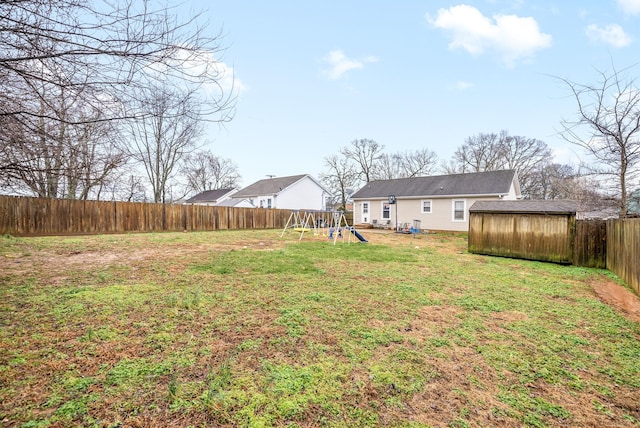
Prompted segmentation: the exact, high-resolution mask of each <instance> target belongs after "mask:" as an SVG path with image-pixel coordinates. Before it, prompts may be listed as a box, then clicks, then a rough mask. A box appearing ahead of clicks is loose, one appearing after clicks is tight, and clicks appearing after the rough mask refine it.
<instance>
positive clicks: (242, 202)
mask: <svg viewBox="0 0 640 428" xmlns="http://www.w3.org/2000/svg"><path fill="white" fill-rule="evenodd" d="M216 207H233V208H255V206H254V205H253V204H252V203H251V201H249V199H244V198H229V199H225V200H224V201H222V202H218V203H217V204H216Z"/></svg>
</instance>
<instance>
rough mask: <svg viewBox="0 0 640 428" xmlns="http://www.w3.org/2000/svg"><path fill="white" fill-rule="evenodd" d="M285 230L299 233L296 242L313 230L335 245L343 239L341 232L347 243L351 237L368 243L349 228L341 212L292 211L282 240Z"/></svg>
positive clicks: (353, 228)
mask: <svg viewBox="0 0 640 428" xmlns="http://www.w3.org/2000/svg"><path fill="white" fill-rule="evenodd" d="M287 229H293V230H295V231H296V232H300V236H299V237H298V241H300V240H302V237H303V236H304V233H305V232H309V231H311V230H313V233H314V235H316V236H317V235H322V236H327V235H328V236H329V239H332V240H333V244H334V245H335V244H336V242H337V240H338V238H344V236H343V232H344V231H347V232H348V235H347V238H348V242H349V243H350V242H351V235H353V236H355V237H356V238H357V239H358V240H359V241H360V242H369V241H367V240H366V239H365V237H364V236H362V235H361V234H360V233H359V232H358V231H357V230H356V229H355V227H353V226H349V223H348V222H347V219H346V217H345V216H344V212H343V211H301V210H292V211H291V215H289V218H288V219H287V223H286V224H285V226H284V229H283V230H282V233H281V234H280V237H281V238H282V237H283V236H284V233H285V232H286V231H287Z"/></svg>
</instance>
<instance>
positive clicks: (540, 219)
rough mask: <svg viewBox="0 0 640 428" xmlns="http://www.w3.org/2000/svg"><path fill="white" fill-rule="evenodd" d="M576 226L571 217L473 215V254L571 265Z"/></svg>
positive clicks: (470, 224) (509, 214)
mask: <svg viewBox="0 0 640 428" xmlns="http://www.w3.org/2000/svg"><path fill="white" fill-rule="evenodd" d="M574 223H575V217H574V216H569V215H535V214H534V215H532V214H512V213H504V214H503V213H472V215H471V216H470V218H469V251H470V252H472V253H477V254H490V255H495V256H504V257H517V258H522V259H529V260H542V261H550V262H555V263H567V264H570V263H572V262H573V231H574Z"/></svg>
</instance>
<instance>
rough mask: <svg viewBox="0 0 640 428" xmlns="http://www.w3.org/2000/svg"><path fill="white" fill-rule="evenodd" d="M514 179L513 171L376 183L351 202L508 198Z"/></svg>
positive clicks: (365, 188)
mask: <svg viewBox="0 0 640 428" xmlns="http://www.w3.org/2000/svg"><path fill="white" fill-rule="evenodd" d="M515 179H516V172H515V171H514V170H502V171H485V172H476V173H467V174H450V175H433V176H429V177H412V178H398V179H394V180H377V181H371V182H369V183H367V184H366V185H365V186H364V187H362V188H361V189H360V190H358V191H357V192H356V193H354V194H353V196H352V198H353V199H368V198H386V197H388V196H389V195H395V196H396V197H421V196H423V197H424V196H428V197H447V196H462V195H507V194H509V190H510V188H511V184H512V183H513V181H514V180H515Z"/></svg>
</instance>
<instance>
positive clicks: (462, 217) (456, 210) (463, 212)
mask: <svg viewBox="0 0 640 428" xmlns="http://www.w3.org/2000/svg"><path fill="white" fill-rule="evenodd" d="M451 210H452V217H451V220H452V221H467V201H466V200H465V199H454V200H453V201H451Z"/></svg>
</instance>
